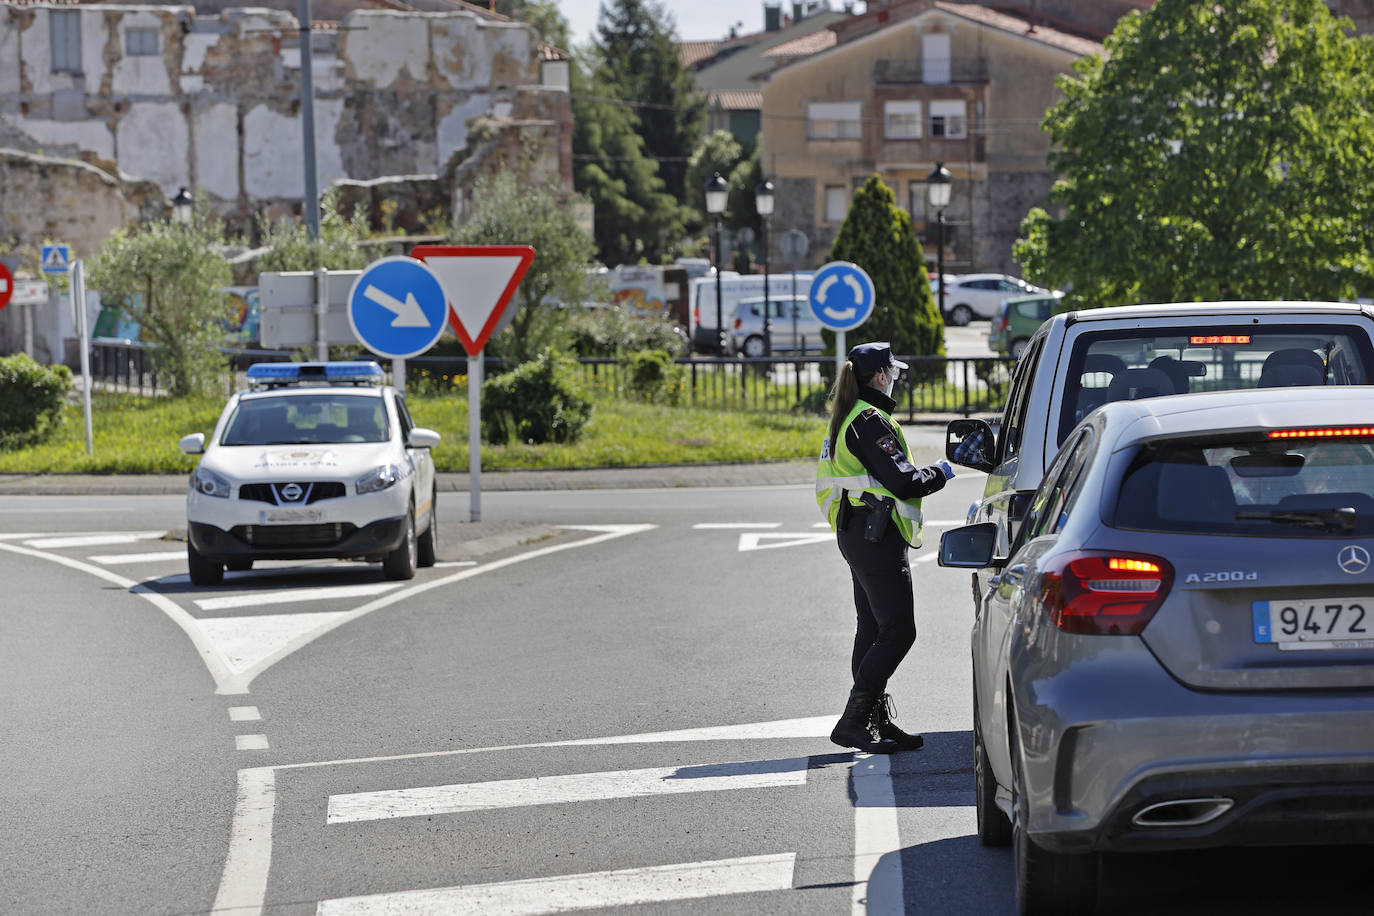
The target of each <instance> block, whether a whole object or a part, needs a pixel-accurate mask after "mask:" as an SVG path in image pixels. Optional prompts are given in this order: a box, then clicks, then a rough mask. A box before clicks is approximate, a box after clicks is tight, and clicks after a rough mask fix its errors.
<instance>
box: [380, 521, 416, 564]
mask: <svg viewBox="0 0 1374 916" xmlns="http://www.w3.org/2000/svg"><path fill="white" fill-rule="evenodd" d="M419 550H420V547H419V539H418V538H416V537H415V509H414V507H412V508H411V510H410V511H409V512H408V513H406V535H405V537H404V538H402V539H401V543H400V544H399V545H398V546H397V547H396V549H395V550H393V551H391V553H389V554H387V555H386V558H385V559H384V560H382V572H384V573H385V574H386V577H387V578H388V579H413V578H415V566H416V564H417V563H418V562H419V559H420V558H419V555H418V554H419Z"/></svg>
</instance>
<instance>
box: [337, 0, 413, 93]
mask: <svg viewBox="0 0 1374 916" xmlns="http://www.w3.org/2000/svg"><path fill="white" fill-rule="evenodd" d="M433 18H434V17H433V16H429V15H423V14H418V15H417V14H415V13H398V12H391V11H389V10H388V11H373V10H367V11H357V12H353V13H350V14H349V15H348V17H347V20H346V23H347V25H348V28H349V30H348V31H344V32H343V33H342V34H341V36H340V49H341V53H340V56H341V57H342V58H343V59H344V62H345V66H346V67H347V68H348V69H349V70H350V71H351V75H352V76H353V78H354V79H358V80H362V81H363V82H366V83H371V84H372V85H373V86H376V87H378V88H387V87H390V86H394V85H395V84H396V81H397V80H398V79H400V78H401V77H402V76H405V77H408V78H409V79H412V80H416V81H424V80H425V79H426V77H427V75H428V73H429V25H430V22H431V21H432V20H433ZM354 30H357V31H354Z"/></svg>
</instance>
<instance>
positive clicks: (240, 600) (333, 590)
mask: <svg viewBox="0 0 1374 916" xmlns="http://www.w3.org/2000/svg"><path fill="white" fill-rule="evenodd" d="M402 584H403V583H401V582H371V583H368V584H367V585H336V586H333V587H330V588H288V589H283V590H282V591H279V592H254V593H253V594H251V595H225V596H223V597H220V598H198V599H196V606H197V607H199V608H200V609H201V610H203V611H225V610H229V609H230V608H236V607H258V606H260V605H264V604H293V603H295V602H297V601H329V600H333V599H335V598H363V597H366V596H368V595H380V594H382V593H383V592H389V591H392V590H393V589H397V588H400V587H401V585H402Z"/></svg>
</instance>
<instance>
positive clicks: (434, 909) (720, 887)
mask: <svg viewBox="0 0 1374 916" xmlns="http://www.w3.org/2000/svg"><path fill="white" fill-rule="evenodd" d="M796 859H797V856H796V853H791V852H788V853H781V854H778V855H766V856H747V857H744V858H739V859H720V860H717V861H714V862H689V863H685V864H681V865H656V866H651V867H649V868H626V869H618V870H616V871H603V872H591V873H587V874H581V875H562V876H559V877H554V878H531V879H526V880H524V881H506V882H502V883H499V884H470V885H466V886H460V887H440V888H433V889H431V890H420V891H403V892H401V893H396V894H376V895H372V896H367V897H345V898H340V899H337V900H325V901H323V902H321V903H320V904H319V906H318V907H317V908H316V910H315V912H316V914H317V916H402V914H405V916H447V914H450V913H482V914H484V916H530V914H537V913H567V912H571V911H574V910H586V909H594V908H595V909H600V908H604V907H613V906H639V905H643V904H648V903H661V902H666V901H670V900H699V899H702V898H705V897H720V896H724V895H727V894H748V893H758V892H760V891H782V890H788V889H790V888H791V887H792V873H793V871H794V869H795V866H796Z"/></svg>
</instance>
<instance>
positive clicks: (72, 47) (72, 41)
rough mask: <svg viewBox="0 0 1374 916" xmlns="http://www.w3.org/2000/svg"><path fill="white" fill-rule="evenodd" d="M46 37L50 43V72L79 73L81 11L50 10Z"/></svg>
mask: <svg viewBox="0 0 1374 916" xmlns="http://www.w3.org/2000/svg"><path fill="white" fill-rule="evenodd" d="M48 37H49V39H50V40H51V42H52V72H53V73H80V72H81V11H80V10H51V11H49V13H48Z"/></svg>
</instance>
